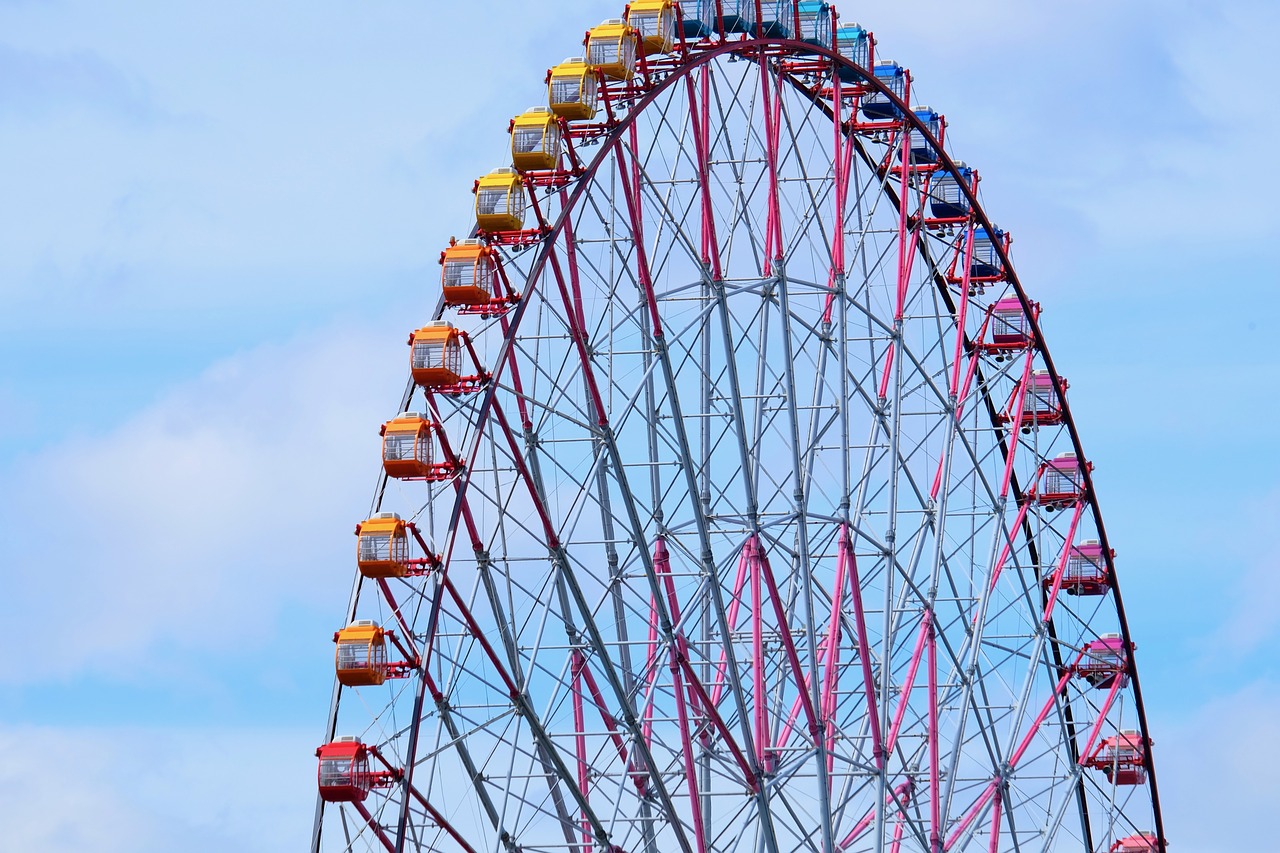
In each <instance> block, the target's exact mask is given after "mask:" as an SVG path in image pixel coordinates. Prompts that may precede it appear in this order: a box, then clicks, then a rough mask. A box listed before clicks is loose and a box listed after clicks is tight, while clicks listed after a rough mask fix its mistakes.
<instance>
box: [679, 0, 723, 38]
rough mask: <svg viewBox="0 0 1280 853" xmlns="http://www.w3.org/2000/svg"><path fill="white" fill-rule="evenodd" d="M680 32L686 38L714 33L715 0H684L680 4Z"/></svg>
mask: <svg viewBox="0 0 1280 853" xmlns="http://www.w3.org/2000/svg"><path fill="white" fill-rule="evenodd" d="M680 14H681V19H680V32H681V34H682V35H683V36H684V37H685V38H687V39H703V38H708V37H710V36H712V35H715V31H716V0H685V2H684V3H681V4H680Z"/></svg>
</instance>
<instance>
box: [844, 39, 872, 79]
mask: <svg viewBox="0 0 1280 853" xmlns="http://www.w3.org/2000/svg"><path fill="white" fill-rule="evenodd" d="M836 52H837V53H839V54H840V55H841V56H843V57H844V58H845V59H847V60H849V61H850V62H852V63H853V64H854V65H857V66H858V67H860V68H866V67H867V65H868V64H869V63H870V61H871V35H870V34H869V33H868V32H867V31H866V30H864V29H863V28H862V27H860V26H858V25H857V24H841V25H840V26H838V27H836ZM840 79H841V80H843V81H844V82H846V83H852V82H854V81H855V80H857V79H858V74H857V72H855V71H854V70H853V69H852V68H845V67H844V66H843V65H842V66H840Z"/></svg>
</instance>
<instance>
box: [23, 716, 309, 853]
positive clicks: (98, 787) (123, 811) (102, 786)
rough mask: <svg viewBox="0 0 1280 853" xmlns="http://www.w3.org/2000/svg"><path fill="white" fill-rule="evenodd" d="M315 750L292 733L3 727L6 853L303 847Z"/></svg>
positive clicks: (196, 852)
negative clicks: (18, 852) (12, 852)
mask: <svg viewBox="0 0 1280 853" xmlns="http://www.w3.org/2000/svg"><path fill="white" fill-rule="evenodd" d="M313 740H314V735H313V734H310V733H307V732H300V731H296V730H293V729H280V730H267V729H244V730H234V729H179V728H174V729H145V730H144V729H138V728H119V729H115V728H88V727H86V728H77V729H59V728H50V727H41V726H27V727H7V728H2V729H0V752H2V753H3V754H4V756H5V760H4V761H3V762H0V824H2V825H3V826H4V842H5V849H7V850H26V851H32V853H83V851H86V850H93V851H96V853H152V851H155V853H159V851H173V850H182V851H185V853H204V851H209V853H213V852H214V851H218V853H222V851H227V850H238V851H245V853H257V851H263V853H265V851H277V850H296V849H301V848H302V847H303V845H304V844H305V839H306V838H307V836H308V835H309V832H310V826H311V814H312V808H313V805H314V792H315V775H314V774H315V763H314V758H313V757H312V750H313V749H314V747H315V743H313Z"/></svg>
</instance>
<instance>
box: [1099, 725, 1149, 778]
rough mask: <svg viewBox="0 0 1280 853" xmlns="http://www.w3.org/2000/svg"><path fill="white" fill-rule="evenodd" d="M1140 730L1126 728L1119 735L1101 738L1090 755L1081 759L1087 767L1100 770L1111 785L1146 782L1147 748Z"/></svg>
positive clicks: (1146, 742)
mask: <svg viewBox="0 0 1280 853" xmlns="http://www.w3.org/2000/svg"><path fill="white" fill-rule="evenodd" d="M1150 745H1151V741H1149V740H1148V741H1144V740H1143V739H1142V733H1141V732H1138V731H1136V730H1134V729H1126V730H1124V731H1122V732H1120V734H1118V735H1113V736H1112V737H1109V738H1104V739H1103V741H1102V743H1100V744H1098V748H1097V749H1096V750H1094V752H1093V755H1091V756H1089V758H1088V759H1087V760H1086V761H1085V762H1084V765H1085V766H1086V767H1090V768H1093V769H1094V770H1101V771H1102V772H1103V773H1105V774H1106V776H1107V780H1108V781H1110V782H1111V783H1112V784H1114V785H1141V784H1143V783H1145V782H1146V781H1147V768H1146V766H1145V765H1146V760H1147V747H1148V746H1150Z"/></svg>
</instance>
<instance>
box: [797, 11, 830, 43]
mask: <svg viewBox="0 0 1280 853" xmlns="http://www.w3.org/2000/svg"><path fill="white" fill-rule="evenodd" d="M796 18H797V19H798V20H799V27H800V29H799V30H798V31H797V32H798V33H799V36H798V37H799V39H800V41H802V42H804V43H805V44H811V45H814V46H815V47H831V46H832V41H831V6H830V4H828V3H826V2H824V0H800V2H798V3H796Z"/></svg>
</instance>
